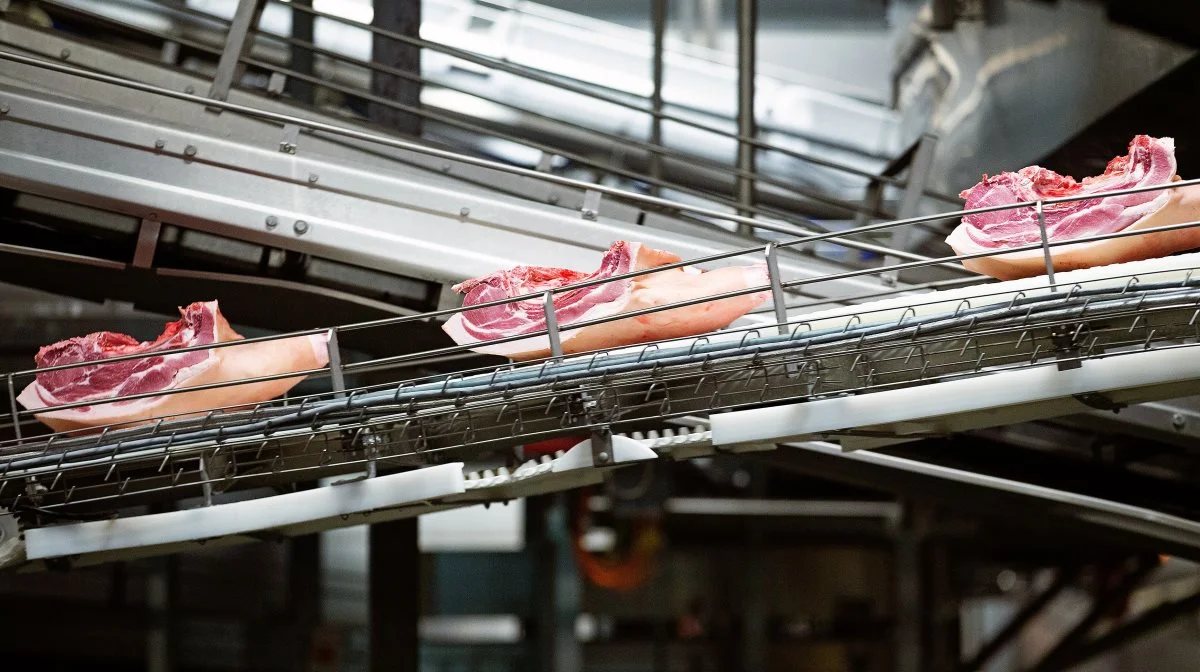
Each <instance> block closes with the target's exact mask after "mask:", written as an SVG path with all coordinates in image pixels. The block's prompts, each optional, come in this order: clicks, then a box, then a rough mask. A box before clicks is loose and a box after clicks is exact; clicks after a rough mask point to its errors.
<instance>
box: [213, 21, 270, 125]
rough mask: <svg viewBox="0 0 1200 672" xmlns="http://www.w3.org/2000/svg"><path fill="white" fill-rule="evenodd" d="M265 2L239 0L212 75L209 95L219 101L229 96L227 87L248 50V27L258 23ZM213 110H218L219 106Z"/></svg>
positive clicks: (230, 84)
mask: <svg viewBox="0 0 1200 672" xmlns="http://www.w3.org/2000/svg"><path fill="white" fill-rule="evenodd" d="M265 4H266V0H239V2H238V5H237V9H236V10H234V13H233V20H232V21H231V22H230V23H229V32H228V33H227V34H226V37H225V48H224V49H222V50H221V60H220V61H218V62H217V73H216V74H215V75H214V76H213V82H212V87H211V88H210V89H209V91H208V95H209V97H211V98H214V99H216V100H221V101H223V100H225V99H226V98H228V97H229V89H230V87H231V86H233V80H234V78H235V77H236V76H237V73H238V70H239V68H240V67H241V60H242V57H243V56H245V55H246V52H247V51H248V50H249V46H250V43H249V41H248V40H247V39H246V38H247V37H248V36H249V35H250V29H251V28H252V27H253V26H254V24H256V23H258V17H259V16H260V15H261V14H262V10H263V6H264V5H265ZM214 110H215V111H218V112H219V111H220V108H214Z"/></svg>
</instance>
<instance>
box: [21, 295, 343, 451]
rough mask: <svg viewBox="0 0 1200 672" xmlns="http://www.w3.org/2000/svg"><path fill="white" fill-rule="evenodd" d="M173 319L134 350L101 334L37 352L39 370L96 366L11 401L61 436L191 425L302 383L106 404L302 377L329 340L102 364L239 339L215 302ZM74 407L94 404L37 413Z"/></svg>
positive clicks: (42, 383) (36, 385) (46, 380)
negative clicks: (176, 420)
mask: <svg viewBox="0 0 1200 672" xmlns="http://www.w3.org/2000/svg"><path fill="white" fill-rule="evenodd" d="M179 312H180V314H181V317H180V319H179V320H176V321H175V322H170V323H168V324H167V325H166V327H165V329H164V330H163V333H162V335H160V336H159V337H158V338H157V339H155V340H154V341H149V342H145V343H140V342H138V340H137V339H135V338H133V337H131V336H127V335H125V334H118V333H113V332H107V331H105V332H98V333H94V334H88V335H87V336H77V337H75V338H70V339H67V340H65V341H60V342H58V343H54V344H52V345H47V346H45V347H43V348H41V349H40V350H39V351H38V353H37V356H36V357H34V361H35V363H36V364H37V368H39V369H42V368H48V367H53V366H61V365H65V364H76V363H82V362H95V363H94V364H91V363H89V364H87V365H86V366H81V367H73V368H69V369H60V370H56V371H47V372H45V373H39V374H37V376H36V378H35V380H34V382H32V383H30V384H29V385H28V386H27V387H26V388H25V389H24V390H22V391H21V394H20V395H19V396H18V397H17V401H19V402H20V403H21V405H23V406H24V407H25V408H26V409H28V410H31V411H35V417H36V418H37V419H38V420H40V421H41V422H43V423H45V424H46V425H48V426H49V427H50V428H51V429H53V430H55V431H59V432H61V431H69V430H80V429H89V428H95V427H100V426H103V425H120V426H130V427H131V426H134V425H141V424H147V423H148V422H150V421H152V420H154V419H155V418H159V417H163V416H168V415H177V414H178V416H179V417H189V416H196V415H201V414H203V413H205V412H207V411H208V410H209V409H212V408H218V407H226V406H244V405H250V404H256V403H261V402H264V401H268V400H270V399H274V398H275V397H278V396H280V395H282V394H283V393H285V392H287V391H288V390H289V389H291V388H292V387H294V386H295V385H296V384H297V383H299V382H300V381H301V380H303V379H304V376H295V377H289V378H282V379H277V380H269V381H260V382H254V383H245V384H242V385H230V386H227V387H219V388H212V389H205V390H195V391H192V392H179V393H175V394H164V395H161V396H150V397H141V398H137V399H128V400H122V401H115V402H109V403H104V401H105V400H108V399H114V398H116V397H121V396H126V395H133V394H144V393H152V392H165V391H168V390H175V389H184V388H190V387H198V386H202V385H210V384H214V383H223V382H231V381H236V380H245V379H249V378H256V377H262V376H273V375H280V374H286V373H290V372H299V371H308V370H312V369H316V368H320V367H323V366H325V365H326V364H327V363H328V362H329V351H328V349H327V339H328V337H327V336H325V335H313V336H296V337H291V338H285V339H277V340H271V341H262V342H257V343H245V344H242V345H233V346H226V347H220V348H213V349H209V350H197V351H192V352H182V353H174V354H164V355H158V356H149V357H145V358H138V359H127V360H123V361H119V362H110V363H107V364H105V363H103V361H102V360H104V359H105V358H111V357H120V356H124V355H134V354H140V353H155V352H162V351H166V350H172V349H178V348H186V347H192V346H198V345H210V344H213V343H223V342H226V341H238V340H242V338H243V337H242V336H241V335H240V334H238V333H237V332H235V331H234V330H233V328H232V327H230V326H229V322H228V321H226V319H225V316H224V315H222V314H221V311H220V308H219V307H218V305H217V302H216V301H206V302H196V303H193V304H191V305H189V306H188V307H187V308H182V309H180V311H179ZM80 402H95V403H94V404H89V405H86V406H76V407H73V408H67V409H58V410H50V411H46V412H43V413H36V411H38V409H43V408H48V407H52V406H58V405H63V404H74V403H80Z"/></svg>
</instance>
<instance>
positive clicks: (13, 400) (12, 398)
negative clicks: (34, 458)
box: [8, 373, 22, 443]
mask: <svg viewBox="0 0 1200 672" xmlns="http://www.w3.org/2000/svg"><path fill="white" fill-rule="evenodd" d="M13 375H14V374H11V373H10V374H8V403H9V404H10V406H9V412H10V413H12V422H13V433H14V434H16V435H17V443H20V442H21V440H22V439H21V420H20V416H19V412H18V411H17V388H16V386H15V385H14V384H13Z"/></svg>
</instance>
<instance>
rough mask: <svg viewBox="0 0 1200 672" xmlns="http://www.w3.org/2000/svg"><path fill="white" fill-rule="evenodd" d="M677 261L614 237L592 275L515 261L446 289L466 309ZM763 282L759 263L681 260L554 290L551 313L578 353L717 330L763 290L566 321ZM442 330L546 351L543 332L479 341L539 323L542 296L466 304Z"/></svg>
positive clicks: (504, 349)
mask: <svg viewBox="0 0 1200 672" xmlns="http://www.w3.org/2000/svg"><path fill="white" fill-rule="evenodd" d="M680 261H682V259H680V257H679V256H678V255H676V254H674V253H671V252H666V251H664V250H656V249H654V248H651V247H647V246H645V245H643V244H641V243H637V242H629V241H624V240H621V241H617V242H615V243H613V244H612V246H611V247H610V248H609V249H608V251H607V252H605V253H604V257H603V258H602V259H601V261H600V268H599V269H597V270H596V271H594V272H592V273H582V272H580V271H574V270H571V269H567V268H549V267H544V266H517V267H516V268H512V269H509V270H506V271H497V272H495V273H492V274H490V275H486V276H484V277H481V278H475V279H472V280H468V281H466V282H463V283H461V284H458V285H455V286H454V288H453V289H454V291H456V292H461V293H464V294H466V298H465V299H464V301H463V305H464V306H466V307H470V306H472V305H476V304H480V303H488V302H491V301H499V300H502V299H505V298H510V297H514V296H521V295H523V294H530V293H533V292H544V291H546V290H549V289H555V288H557V287H563V286H565V285H570V284H573V283H579V282H585V281H588V280H595V279H601V278H607V277H612V276H615V275H620V274H623V273H629V272H631V271H639V270H643V269H647V270H648V269H653V268H655V267H658V266H664V265H667V264H673V263H677V262H680ZM769 283H770V279H769V277H768V275H767V266H766V264H753V265H750V266H727V267H724V268H719V269H715V270H712V271H701V270H700V269H697V268H693V267H690V266H689V267H682V268H671V269H667V270H663V271H657V272H651V273H647V274H646V275H640V276H636V277H633V278H626V279H624V280H619V281H614V282H608V283H604V284H600V285H592V286H589V287H583V288H579V289H573V290H568V291H565V292H560V293H557V294H555V295H554V314H555V317H556V318H557V320H558V324H559V328H560V329H561V330H562V335H561V340H562V349H563V353H564V354H578V353H582V352H590V351H592V350H602V349H608V348H617V347H621V346H626V345H635V344H638V343H645V342H648V341H656V340H663V339H670V338H684V337H687V336H697V335H700V334H705V333H708V332H710V331H716V330H718V329H723V328H725V327H727V326H729V325H730V324H731V323H733V322H734V321H735V320H737V319H738V318H740V317H742V316H743V315H745V314H746V313H747V312H749V311H751V310H753V309H754V308H756V307H758V306H760V305H762V304H763V303H764V302H765V301H766V300H767V299H768V298H769V297H770V295H771V293H770V291H760V292H754V293H750V294H743V295H741V296H736V297H727V298H723V299H717V300H714V301H708V302H705V303H698V304H695V305H690V306H683V307H679V308H672V309H669V310H663V311H660V312H654V313H648V314H645V315H637V316H633V317H629V318H625V319H620V320H614V321H612V322H606V323H603V324H597V325H591V326H586V327H581V328H578V329H569V327H570V325H571V324H572V323H577V322H583V321H587V320H594V319H601V318H605V317H610V316H614V315H618V314H621V313H628V312H633V311H636V310H642V309H646V308H652V307H655V306H665V305H668V304H672V303H676V302H680V301H688V300H693V299H702V298H704V297H707V296H717V295H720V294H724V293H727V292H735V291H739V290H746V289H750V288H753V287H765V286H767V285H768V284H769ZM442 328H443V329H445V331H446V333H448V334H450V337H451V338H453V339H454V341H455V342H456V343H458V344H459V345H470V346H472V347H471V349H472V350H474V351H476V352H481V353H485V354H491V355H499V356H502V357H508V358H509V359H513V360H518V361H524V360H529V359H536V358H540V357H547V356H549V355H550V354H551V352H550V340H549V338H548V337H547V336H545V335H541V336H533V337H530V338H523V339H520V340H516V341H509V342H506V343H499V344H488V343H487V341H490V340H496V339H501V338H507V337H512V336H519V335H521V334H529V333H533V332H536V331H538V330H543V329H546V312H545V309H544V305H543V301H542V299H533V300H526V301H519V302H514V303H508V304H503V305H499V306H490V307H487V308H479V309H476V310H467V311H465V312H462V313H457V314H455V315H454V316H453V317H451V318H450V319H449V320H447V321H446V324H445V325H443V327H442Z"/></svg>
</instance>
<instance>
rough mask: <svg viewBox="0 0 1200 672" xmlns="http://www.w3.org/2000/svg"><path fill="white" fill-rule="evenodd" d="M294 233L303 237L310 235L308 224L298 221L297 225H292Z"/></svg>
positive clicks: (301, 220)
mask: <svg viewBox="0 0 1200 672" xmlns="http://www.w3.org/2000/svg"><path fill="white" fill-rule="evenodd" d="M292 231H295V232H296V235H297V236H303V235H304V234H306V233H308V222H306V221H304V220H303V219H297V220H296V223H295V224H293V225H292Z"/></svg>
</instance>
